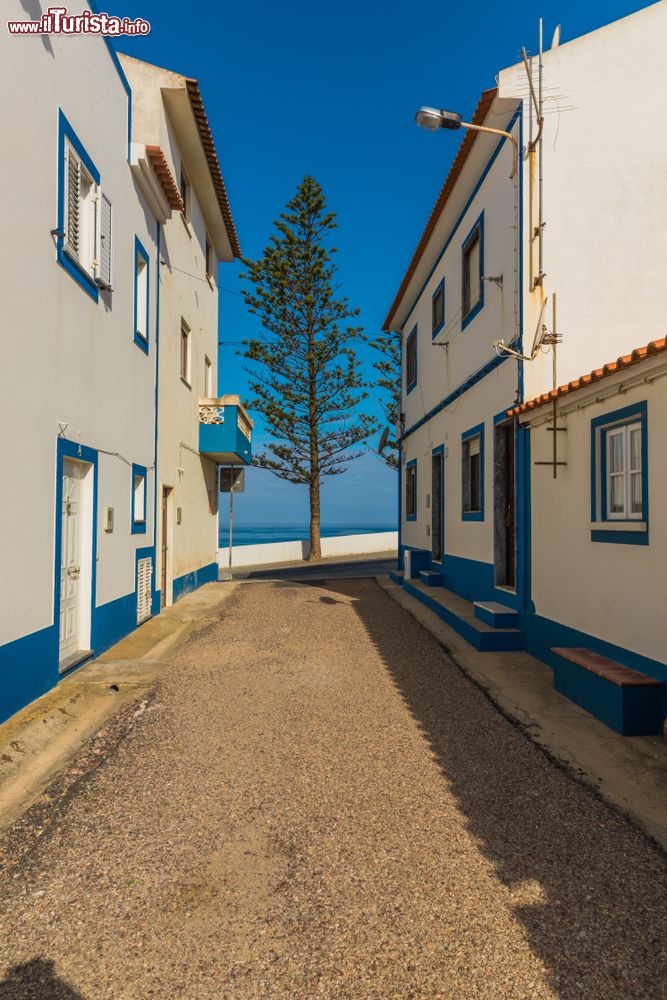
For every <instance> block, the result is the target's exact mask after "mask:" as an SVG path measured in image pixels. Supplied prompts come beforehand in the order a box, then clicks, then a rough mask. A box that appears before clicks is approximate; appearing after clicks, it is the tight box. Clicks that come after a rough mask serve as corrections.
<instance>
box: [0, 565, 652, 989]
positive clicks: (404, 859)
mask: <svg viewBox="0 0 667 1000" xmlns="http://www.w3.org/2000/svg"><path fill="white" fill-rule="evenodd" d="M0 852H1V853H0V858H1V860H2V874H1V875H0V926H1V927H2V934H1V936H0V1000H5V998H16V1000H19V998H20V1000H31V998H35V1000H61V998H62V1000H77V998H78V1000H130V998H132V1000H135V998H136V1000H139V998H142V1000H143V998H148V997H159V998H161V1000H176V998H179V1000H204V998H206V1000H208V998H211V1000H213V998H216V1000H218V998H225V1000H227V998H229V1000H235V998H302V997H303V998H309V997H331V998H342V997H350V998H353V997H360V998H366V997H368V998H370V997H373V998H406V997H419V998H439V997H442V998H448V1000H454V998H456V1000H458V998H460V1000H473V998H475V1000H481V998H494V1000H504V998H530V1000H533V998H551V1000H555V998H561V1000H586V998H590V1000H633V998H647V1000H648V998H651V1000H661V998H664V996H665V982H666V973H667V907H666V906H665V900H667V866H666V864H665V857H664V855H663V854H662V853H661V852H660V851H659V850H658V849H657V848H656V847H654V846H653V845H652V844H651V843H650V842H649V841H648V840H647V839H646V838H645V837H644V836H643V835H642V834H641V833H640V832H639V831H637V830H636V829H635V828H634V827H633V826H632V825H631V824H630V823H629V822H628V821H627V820H626V819H625V818H624V817H622V816H621V815H620V814H619V813H617V812H616V811H614V810H613V809H611V808H610V807H609V806H607V805H606V804H605V803H604V802H603V801H602V800H600V799H599V798H598V797H596V796H595V795H594V793H593V792H591V791H590V790H589V789H588V788H587V787H585V786H584V785H582V784H580V783H578V782H577V781H576V780H575V779H574V778H573V777H572V776H571V775H570V774H568V773H567V772H566V771H565V770H563V769H562V768H560V767H559V766H557V765H556V764H554V763H552V762H551V761H550V760H549V759H548V758H547V757H546V755H545V754H544V753H543V752H542V751H541V750H540V749H538V748H537V747H536V746H535V745H534V744H533V743H532V742H531V741H530V740H529V739H528V738H527V737H526V736H525V735H524V734H523V733H522V732H520V731H519V730H518V729H517V728H516V727H515V726H513V725H512V724H511V723H510V722H508V721H507V720H506V719H505V718H504V717H503V716H502V715H501V714H500V713H499V712H498V710H497V709H496V708H495V707H494V706H493V705H492V704H491V703H490V702H489V701H488V700H487V698H486V697H485V696H484V694H483V693H482V692H481V691H480V690H479V689H478V688H477V687H476V686H475V685H474V684H473V683H472V682H471V681H470V680H469V679H467V678H466V677H465V676H464V675H463V674H462V673H461V671H460V670H459V669H458V667H457V666H456V665H455V664H454V663H453V662H452V661H451V660H450V659H449V658H448V656H447V654H446V652H445V651H444V650H443V649H442V648H441V647H440V645H439V644H438V643H437V642H436V640H435V639H434V638H433V637H432V636H431V635H430V634H429V633H427V632H426V631H425V630H424V629H423V628H422V627H421V626H420V625H419V624H418V623H417V622H416V621H415V620H414V619H413V618H412V617H411V616H410V615H409V614H408V613H407V612H406V611H404V610H403V609H402V608H400V607H399V606H397V605H396V604H394V603H393V602H392V600H391V599H390V598H389V597H388V596H387V595H386V594H385V593H384V592H383V591H382V589H381V588H380V587H379V586H378V585H377V584H376V583H375V581H374V580H370V579H366V580H362V579H359V580H336V581H331V582H329V583H327V584H323V583H314V582H304V583H298V582H248V583H244V584H241V585H240V586H239V587H238V588H237V589H236V591H235V592H234V593H233V594H232V595H231V597H230V598H229V600H228V602H227V603H226V604H225V605H224V606H223V610H222V613H221V614H220V616H219V619H218V620H217V621H216V623H215V624H214V625H212V626H207V627H205V628H203V629H201V630H200V631H198V632H196V633H194V634H193V635H192V636H191V637H190V638H189V639H188V640H187V641H186V642H185V643H184V644H183V645H182V646H181V647H180V648H179V649H178V650H177V651H176V652H175V654H174V656H173V658H172V660H171V662H170V665H169V668H168V669H167V670H166V671H165V673H164V675H163V676H162V679H161V680H160V682H159V684H158V686H157V687H156V689H155V690H154V691H153V692H152V693H151V694H150V696H149V697H148V698H146V699H145V700H144V701H142V702H141V703H139V704H137V703H134V704H133V705H131V706H129V707H126V708H125V709H123V710H122V711H121V713H120V714H119V715H118V716H117V717H116V718H115V719H113V720H112V722H111V723H110V724H109V725H108V726H107V727H106V728H105V729H104V730H103V731H102V732H101V733H100V734H99V735H98V737H97V738H96V739H95V740H94V741H93V742H92V743H90V744H89V745H88V746H87V747H86V748H85V749H84V751H83V753H82V754H81V755H80V756H79V758H77V759H76V760H75V761H74V762H73V764H72V766H71V767H70V768H68V770H67V773H65V774H63V775H62V776H61V777H60V778H58V779H57V780H56V782H55V784H54V785H53V786H52V787H51V788H50V789H49V791H48V793H47V795H46V796H44V797H43V799H42V801H41V802H38V803H37V804H36V805H35V806H33V808H32V809H31V810H30V811H29V812H28V813H27V814H26V815H25V816H24V817H23V819H22V820H21V821H20V822H19V823H18V825H17V826H16V827H14V828H13V829H12V830H11V831H10V832H9V834H7V835H6V836H5V838H4V839H3V841H2V842H1V843H0Z"/></svg>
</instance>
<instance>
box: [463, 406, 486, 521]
mask: <svg viewBox="0 0 667 1000" xmlns="http://www.w3.org/2000/svg"><path fill="white" fill-rule="evenodd" d="M478 434H479V510H465V508H464V506H463V462H461V519H462V520H463V521H483V520H484V424H476V425H475V426H474V427H471V428H470V429H469V430H467V431H464V432H463V434H462V435H461V457H462V458H463V445H464V443H465V442H466V441H468V440H469V439H470V438H472V437H476V436H477V435H478Z"/></svg>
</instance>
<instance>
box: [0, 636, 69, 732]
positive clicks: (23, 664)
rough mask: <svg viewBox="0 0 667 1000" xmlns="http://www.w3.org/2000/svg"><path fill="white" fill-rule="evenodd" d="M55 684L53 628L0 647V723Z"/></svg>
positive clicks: (54, 637) (56, 653) (55, 665)
mask: <svg viewBox="0 0 667 1000" xmlns="http://www.w3.org/2000/svg"><path fill="white" fill-rule="evenodd" d="M57 681H58V645H57V638H56V630H55V628H54V627H53V625H49V626H48V628H43V629H40V630H39V632H33V633H32V634H31V635H26V636H24V637H23V638H21V639H15V640H14V642H8V643H7V644H6V645H4V646H0V722H4V721H5V720H6V719H8V718H9V717H10V716H11V715H14V713H15V712H18V711H19V710H20V709H22V708H25V706H26V705H29V704H30V702H31V701H34V700H35V698H40V697H41V696H42V695H43V694H46V692H47V691H50V690H51V688H52V687H55V685H56V683H57Z"/></svg>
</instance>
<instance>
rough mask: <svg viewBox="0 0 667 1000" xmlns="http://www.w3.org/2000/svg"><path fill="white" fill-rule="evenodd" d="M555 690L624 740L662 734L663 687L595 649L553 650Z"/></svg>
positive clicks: (563, 648) (645, 675) (556, 647)
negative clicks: (625, 738) (625, 737)
mask: <svg viewBox="0 0 667 1000" xmlns="http://www.w3.org/2000/svg"><path fill="white" fill-rule="evenodd" d="M551 652H552V653H554V654H555V655H556V657H557V659H556V663H555V666H554V688H555V689H556V691H558V692H559V693H560V694H563V695H565V696H566V697H567V698H570V699H571V700H572V701H574V702H576V704H577V705H580V706H581V708H584V709H586V711H587V712H590V713H591V715H594V716H595V717H596V718H597V719H599V720H600V721H601V722H604V723H605V724H606V725H607V726H609V727H610V728H611V729H615V730H616V732H618V733H622V734H623V735H624V736H652V735H656V734H658V733H659V732H660V721H661V703H662V695H663V685H662V683H661V682H660V681H658V680H656V679H655V678H654V677H649V676H647V674H643V673H641V672H640V671H639V670H633V669H631V668H630V667H626V666H624V665H623V664H622V663H617V662H616V661H615V660H610V659H609V658H608V657H606V656H601V655H600V654H599V653H595V652H593V650H591V649H583V648H577V647H573V648H566V647H562V646H553V647H552V648H551Z"/></svg>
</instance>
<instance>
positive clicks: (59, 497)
mask: <svg viewBox="0 0 667 1000" xmlns="http://www.w3.org/2000/svg"><path fill="white" fill-rule="evenodd" d="M65 458H72V459H76V460H77V461H80V462H86V463H87V464H88V465H90V466H92V470H93V510H92V519H93V525H92V528H93V532H92V534H93V538H92V566H91V571H90V633H91V634H90V642H91V648H94V647H93V645H92V643H93V621H94V618H95V601H96V596H97V490H98V475H97V472H98V464H97V451H96V450H95V449H94V448H88V447H86V446H85V445H82V444H77V443H76V442H75V441H68V440H67V439H66V438H62V437H59V438H58V439H57V446H56V502H55V506H56V509H55V519H56V532H55V567H54V587H53V621H54V628H55V633H56V643H55V648H56V657H55V669H56V677H57V670H58V656H59V650H60V557H61V552H62V526H63V519H62V506H63V459H65Z"/></svg>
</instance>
